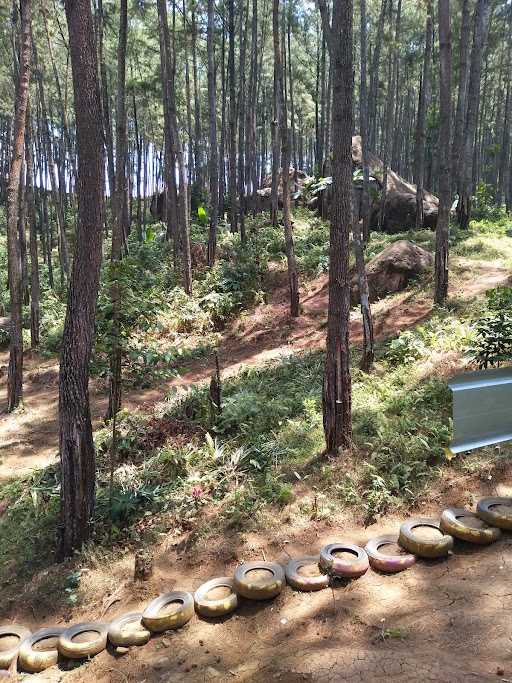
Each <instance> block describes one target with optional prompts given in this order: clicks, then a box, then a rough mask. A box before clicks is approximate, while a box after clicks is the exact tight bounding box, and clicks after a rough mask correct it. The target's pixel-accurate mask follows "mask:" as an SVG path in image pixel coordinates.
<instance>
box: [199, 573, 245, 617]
mask: <svg viewBox="0 0 512 683" xmlns="http://www.w3.org/2000/svg"><path fill="white" fill-rule="evenodd" d="M215 588H228V589H229V591H230V593H229V595H227V596H226V597H225V598H218V599H212V598H209V597H208V593H210V591H212V590H214V589H215ZM194 604H195V606H196V612H197V613H198V614H200V615H201V616H202V617H223V616H225V615H226V614H230V613H231V612H233V611H234V610H235V609H236V608H237V606H238V595H237V594H236V593H235V588H234V580H233V579H232V578H231V577H228V576H223V577H221V578H219V579H211V580H210V581H207V582H206V583H203V585H202V586H199V588H198V589H197V590H196V592H195V593H194Z"/></svg>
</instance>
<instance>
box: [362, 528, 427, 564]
mask: <svg viewBox="0 0 512 683" xmlns="http://www.w3.org/2000/svg"><path fill="white" fill-rule="evenodd" d="M392 544H393V545H395V544H398V535H397V534H388V535H385V536H378V537H377V538H372V539H370V540H369V541H368V543H367V544H366V546H365V550H366V554H367V555H368V559H369V561H370V565H371V567H372V568H373V569H376V570H377V571H379V572H385V573H386V574H396V573H398V572H402V571H404V569H409V567H412V565H413V564H414V563H415V562H416V555H413V554H412V553H407V554H406V555H384V553H381V552H380V548H382V546H384V545H392Z"/></svg>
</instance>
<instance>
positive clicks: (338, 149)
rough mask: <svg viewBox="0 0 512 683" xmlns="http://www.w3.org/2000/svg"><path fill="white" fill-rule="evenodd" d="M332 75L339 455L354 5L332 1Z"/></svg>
mask: <svg viewBox="0 0 512 683" xmlns="http://www.w3.org/2000/svg"><path fill="white" fill-rule="evenodd" d="M318 5H319V7H320V11H321V15H322V23H323V25H324V32H325V33H326V36H327V44H328V47H329V52H330V55H331V64H332V70H333V71H332V73H333V81H332V83H333V111H332V128H333V130H332V139H333V162H332V166H333V168H332V170H333V175H332V178H333V198H332V205H331V229H330V248H329V306H328V313H327V349H326V358H325V374H324V386H323V412H324V433H325V442H326V451H327V453H328V454H330V455H337V454H338V453H339V451H340V449H342V448H348V447H349V446H350V443H351V438H352V418H351V400H352V392H351V378H350V363H349V361H350V354H349V315H350V276H349V236H350V231H351V229H352V130H353V126H354V122H353V111H352V109H353V92H354V83H353V75H352V69H353V57H352V50H353V34H352V21H353V18H352V11H353V7H352V0H343V1H340V2H335V3H334V6H333V17H332V28H331V27H330V25H329V16H328V9H327V5H326V0H318Z"/></svg>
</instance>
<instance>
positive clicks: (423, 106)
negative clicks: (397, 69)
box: [414, 0, 434, 230]
mask: <svg viewBox="0 0 512 683" xmlns="http://www.w3.org/2000/svg"><path fill="white" fill-rule="evenodd" d="M433 40H434V34H433V28H432V3H431V0H428V3H427V22H426V25H425V55H424V58H423V75H422V79H421V86H420V97H419V103H418V120H417V124H416V148H415V153H414V158H415V169H416V170H415V175H416V230H421V229H422V228H423V222H424V213H423V191H424V181H425V140H426V118H427V109H428V106H429V101H430V89H431V70H432V46H433Z"/></svg>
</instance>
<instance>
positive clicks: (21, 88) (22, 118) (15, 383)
mask: <svg viewBox="0 0 512 683" xmlns="http://www.w3.org/2000/svg"><path fill="white" fill-rule="evenodd" d="M20 9H21V27H20V38H21V40H20V57H19V69H18V80H17V84H16V98H15V102H14V122H13V143H12V159H11V168H10V172H9V182H8V184H7V251H8V269H9V294H10V299H11V311H10V313H11V327H10V341H9V369H8V374H7V410H8V412H12V411H13V410H15V409H16V408H17V407H18V406H19V405H20V403H21V402H22V400H23V321H22V303H23V302H22V296H23V293H22V273H21V254H20V243H19V234H18V211H19V197H18V192H19V186H20V176H21V169H22V166H23V149H24V144H25V127H26V117H27V107H28V91H29V83H30V55H31V39H30V38H31V22H32V3H31V0H21V2H20Z"/></svg>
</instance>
